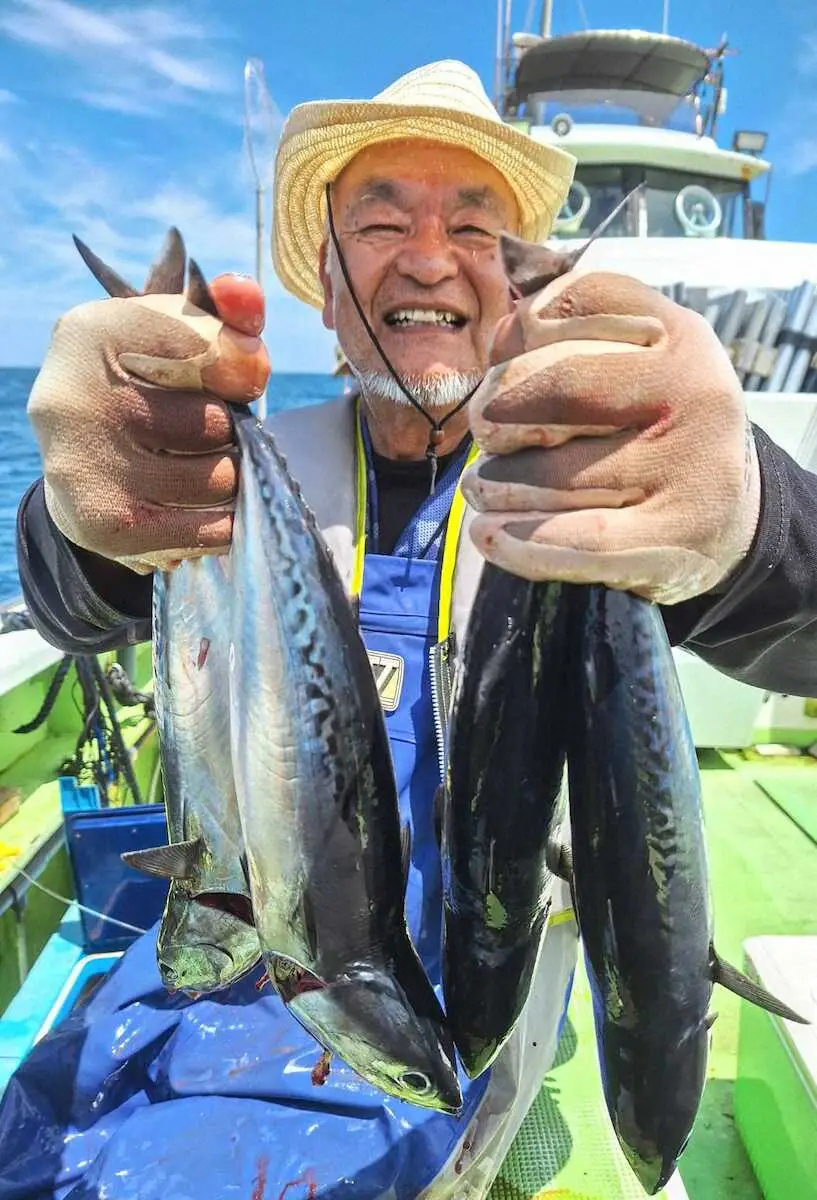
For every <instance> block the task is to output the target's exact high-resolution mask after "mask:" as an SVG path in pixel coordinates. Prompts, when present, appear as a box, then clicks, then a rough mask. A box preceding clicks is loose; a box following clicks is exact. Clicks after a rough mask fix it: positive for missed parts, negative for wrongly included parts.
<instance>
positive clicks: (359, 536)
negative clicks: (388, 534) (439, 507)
mask: <svg viewBox="0 0 817 1200" xmlns="http://www.w3.org/2000/svg"><path fill="white" fill-rule="evenodd" d="M355 481H356V493H357V495H356V500H355V561H354V566H353V568H352V599H353V600H359V599H360V596H361V593H362V591H363V565H364V562H365V559H366V508H367V505H368V496H367V494H366V449H365V447H364V445H363V431H362V430H361V427H360V398H359V397H358V401H357V404H356V406H355Z"/></svg>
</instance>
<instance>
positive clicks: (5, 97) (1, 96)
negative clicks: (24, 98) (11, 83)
mask: <svg viewBox="0 0 817 1200" xmlns="http://www.w3.org/2000/svg"><path fill="white" fill-rule="evenodd" d="M19 102H20V97H19V96H16V95H15V94H14V92H10V91H9V90H8V88H0V104H19Z"/></svg>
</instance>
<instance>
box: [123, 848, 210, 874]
mask: <svg viewBox="0 0 817 1200" xmlns="http://www.w3.org/2000/svg"><path fill="white" fill-rule="evenodd" d="M203 850H204V844H203V842H202V840H201V838H196V839H195V840H194V841H192V842H171V844H170V845H168V846H154V847H153V848H152V849H150V850H128V851H126V852H125V853H124V854H123V855H122V856H121V858H122V861H123V862H124V863H127V865H128V866H129V867H134V868H135V869H136V870H137V871H142V872H143V874H145V875H158V876H159V878H160V879H191V878H192V877H193V875H194V874H195V872H196V867H197V866H198V863H199V860H200V858H201V855H202V852H203Z"/></svg>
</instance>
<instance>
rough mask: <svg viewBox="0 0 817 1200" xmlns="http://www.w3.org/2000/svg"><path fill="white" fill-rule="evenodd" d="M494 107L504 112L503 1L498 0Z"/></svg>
mask: <svg viewBox="0 0 817 1200" xmlns="http://www.w3.org/2000/svg"><path fill="white" fill-rule="evenodd" d="M494 107H495V108H498V109H499V111H500V112H502V111H503V109H504V105H503V104H502V0H496V57H495V59H494Z"/></svg>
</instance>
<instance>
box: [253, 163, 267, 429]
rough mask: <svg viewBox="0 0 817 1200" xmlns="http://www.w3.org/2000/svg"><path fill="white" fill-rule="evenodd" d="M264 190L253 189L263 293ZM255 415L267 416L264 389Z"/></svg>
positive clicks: (258, 276) (257, 275) (257, 272)
mask: <svg viewBox="0 0 817 1200" xmlns="http://www.w3.org/2000/svg"><path fill="white" fill-rule="evenodd" d="M263 276H264V189H263V188H262V187H260V186H259V187H256V189H255V278H256V279H257V280H258V286H259V287H260V288H261V290H262V291H263V288H264V282H263ZM255 411H256V415H257V417H258V420H259V421H263V420H264V419H265V417H266V415H267V392H266V389H265V390H264V391H263V392H262V393H261V395H260V396H259V397H258V401H257V403H256V406H255Z"/></svg>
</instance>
